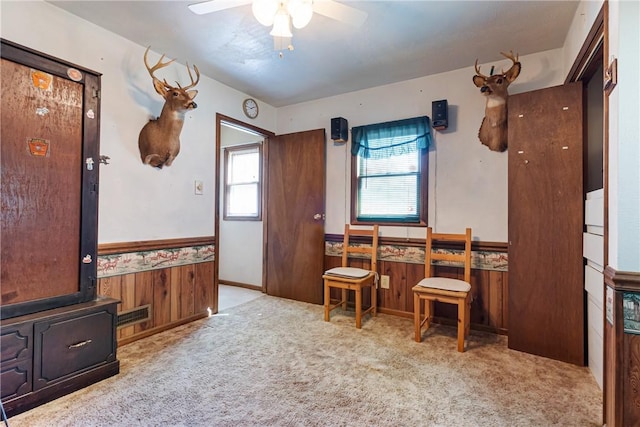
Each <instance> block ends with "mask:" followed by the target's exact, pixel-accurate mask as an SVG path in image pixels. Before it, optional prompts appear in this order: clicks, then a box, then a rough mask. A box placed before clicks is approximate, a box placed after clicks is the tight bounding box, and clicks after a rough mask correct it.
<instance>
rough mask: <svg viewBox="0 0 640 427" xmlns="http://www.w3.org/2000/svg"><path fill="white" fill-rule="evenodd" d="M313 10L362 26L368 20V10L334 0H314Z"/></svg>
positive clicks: (346, 22)
mask: <svg viewBox="0 0 640 427" xmlns="http://www.w3.org/2000/svg"><path fill="white" fill-rule="evenodd" d="M313 11H314V12H317V13H319V14H321V15H324V16H327V17H329V18H332V19H335V20H337V21H340V22H344V23H345V24H349V25H353V26H354V27H360V26H362V24H364V21H366V20H367V16H368V15H367V12H363V11H361V10H360V9H356V8H355V7H351V6H347V5H346V4H343V3H338V2H337V1H334V0H314V2H313Z"/></svg>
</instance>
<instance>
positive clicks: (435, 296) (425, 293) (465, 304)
mask: <svg viewBox="0 0 640 427" xmlns="http://www.w3.org/2000/svg"><path fill="white" fill-rule="evenodd" d="M434 242H464V252H463V253H461V254H459V253H455V254H451V253H437V252H436V251H435V250H434V247H433V246H434ZM432 260H436V261H454V262H462V263H463V264H464V280H459V279H451V278H447V277H433V275H432V270H433V266H432V265H431V261H432ZM424 275H425V278H424V279H422V280H421V281H420V282H419V283H418V284H417V285H415V286H414V287H413V288H412V289H413V320H414V326H415V339H416V341H417V342H420V341H422V326H423V325H426V329H429V323H430V322H431V319H432V317H433V303H434V301H439V302H444V303H448V304H455V305H457V306H458V351H459V352H464V340H465V338H466V337H467V336H468V335H469V324H470V321H469V320H470V319H469V318H470V313H471V292H470V290H471V284H470V283H471V229H470V228H467V230H466V233H465V234H443V233H433V230H432V229H431V227H428V228H427V244H426V250H425V262H424ZM423 301H424V307H425V314H424V320H421V313H420V312H421V308H422V307H421V306H422V302H423Z"/></svg>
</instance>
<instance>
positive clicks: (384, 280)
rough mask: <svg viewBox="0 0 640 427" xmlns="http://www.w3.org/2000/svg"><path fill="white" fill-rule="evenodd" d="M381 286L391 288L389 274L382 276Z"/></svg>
mask: <svg viewBox="0 0 640 427" xmlns="http://www.w3.org/2000/svg"><path fill="white" fill-rule="evenodd" d="M380 287H381V288H382V289H389V276H385V275H384V274H383V275H382V276H380Z"/></svg>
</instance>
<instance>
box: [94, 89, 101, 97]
mask: <svg viewBox="0 0 640 427" xmlns="http://www.w3.org/2000/svg"><path fill="white" fill-rule="evenodd" d="M93 97H94V98H100V91H99V90H98V89H94V90H93Z"/></svg>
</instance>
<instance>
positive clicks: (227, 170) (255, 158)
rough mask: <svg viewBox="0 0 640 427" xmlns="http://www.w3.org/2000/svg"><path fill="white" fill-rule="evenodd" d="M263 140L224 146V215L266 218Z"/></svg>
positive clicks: (257, 218)
mask: <svg viewBox="0 0 640 427" xmlns="http://www.w3.org/2000/svg"><path fill="white" fill-rule="evenodd" d="M261 175H262V144H250V145H241V146H237V147H227V148H225V149H224V190H225V191H224V196H225V197H224V219H225V220H245V221H260V220H261V219H262V179H261Z"/></svg>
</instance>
